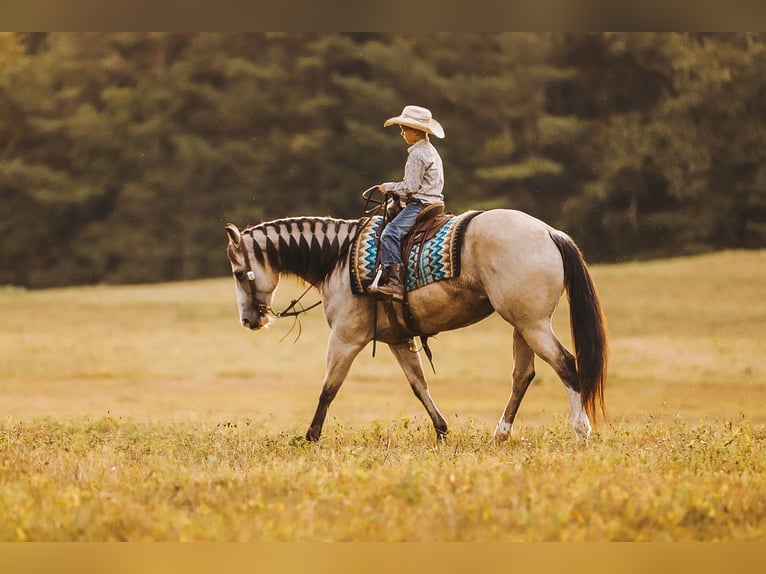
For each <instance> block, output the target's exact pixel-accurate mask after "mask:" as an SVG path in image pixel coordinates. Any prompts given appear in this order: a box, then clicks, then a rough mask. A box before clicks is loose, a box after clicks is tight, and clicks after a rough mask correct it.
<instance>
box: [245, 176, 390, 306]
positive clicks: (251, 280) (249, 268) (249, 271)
mask: <svg viewBox="0 0 766 574" xmlns="http://www.w3.org/2000/svg"><path fill="white" fill-rule="evenodd" d="M372 189H374V188H370V189H369V190H367V192H369V191H370V190H372ZM365 193H366V192H365ZM365 207H366V206H365ZM380 208H381V206H378V207H377V208H375V209H372V210H367V209H365V213H368V214H369V213H371V212H374V211H377V210H378V209H380ZM363 219H364V221H363V222H362V223H361V225H360V226H359V227H358V228H357V230H356V233H355V234H354V237H352V238H350V239H349V241H348V243H347V244H346V247H345V248H344V249H343V251H341V252H340V253H338V257H337V259H336V260H335V262H334V263H333V265H335V264H336V263H337V262H338V261H339V260H340V259H341V257H345V256H346V254H347V253H348V250H349V249H350V248H351V245H352V244H353V243H354V239H355V238H356V236H357V235H358V234H359V233H360V232H361V231H362V230H363V229H364V228H365V227H366V226H367V224H368V223H369V222H370V221H371V220H372V217H367V218H363ZM250 237H252V234H251V235H250ZM253 245H255V238H253ZM240 250H241V251H242V256H243V258H244V260H245V276H246V277H247V284H248V288H249V290H250V300H251V301H252V305H253V309H254V310H255V312H256V313H258V316H259V317H265V316H266V315H268V314H269V313H271V314H272V315H274V317H276V318H278V319H281V318H282V317H298V316H299V315H302V314H303V313H308V312H309V311H311V310H312V309H314V308H315V307H318V306H319V305H321V303H322V301H321V299H320V300H319V301H317V302H316V303H314V304H313V305H309V306H308V307H303V306H302V305H301V306H300V308H299V309H298V308H296V306H297V305H299V304H300V302H301V299H303V298H304V297H305V296H306V295H307V294H308V292H309V291H311V289H313V288H314V287H316V285H317V283H319V280H318V281H315V282H313V283H311V284H310V285H309V286H308V287H306V289H305V291H303V293H301V294H300V296H299V297H298V298H297V299H293V300H292V301H290V304H289V305H288V306H287V307H285V308H284V309H283V310H282V311H279V312H277V311H274V310H273V309H272V308H271V307H269V306H268V305H266V303H263V302H262V301H258V297H257V293H258V290H257V288H256V284H255V271H253V265H252V263H251V262H250V255H249V253H248V252H247V247H246V246H245V242H244V241H240Z"/></svg>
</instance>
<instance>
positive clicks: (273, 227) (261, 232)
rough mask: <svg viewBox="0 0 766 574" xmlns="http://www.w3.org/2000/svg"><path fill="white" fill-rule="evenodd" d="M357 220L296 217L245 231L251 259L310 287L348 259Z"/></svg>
mask: <svg viewBox="0 0 766 574" xmlns="http://www.w3.org/2000/svg"><path fill="white" fill-rule="evenodd" d="M358 226H359V221H358V220H355V219H354V220H347V219H333V218H330V217H297V218H289V219H278V220H275V221H268V222H265V223H261V224H258V225H254V226H251V227H248V228H246V229H245V230H244V231H243V233H244V234H248V235H250V236H251V237H252V238H253V255H254V256H255V258H256V260H257V261H258V262H259V263H261V264H263V263H264V262H268V264H269V265H271V266H272V267H274V268H275V269H278V270H279V271H280V272H282V273H292V274H294V275H297V276H299V277H301V278H302V279H304V280H305V281H308V282H309V283H312V284H318V283H321V282H322V281H324V280H325V279H326V278H327V276H328V275H329V274H330V272H331V271H332V270H334V269H335V268H336V267H337V266H338V265H341V264H343V263H345V262H346V261H347V259H348V257H347V254H348V248H349V246H350V244H351V241H352V240H353V238H354V235H355V234H356V229H357V227H358Z"/></svg>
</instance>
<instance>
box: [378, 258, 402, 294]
mask: <svg viewBox="0 0 766 574" xmlns="http://www.w3.org/2000/svg"><path fill="white" fill-rule="evenodd" d="M402 269H403V266H402V264H401V263H394V264H393V265H389V266H388V268H387V269H386V270H387V271H388V281H387V282H386V283H385V284H384V285H379V286H378V291H377V292H378V294H379V295H383V296H384V297H390V298H391V299H393V300H394V301H404V285H402Z"/></svg>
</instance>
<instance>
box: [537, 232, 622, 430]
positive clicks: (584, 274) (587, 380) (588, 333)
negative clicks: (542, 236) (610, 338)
mask: <svg viewBox="0 0 766 574" xmlns="http://www.w3.org/2000/svg"><path fill="white" fill-rule="evenodd" d="M550 236H551V239H552V240H553V242H554V243H555V244H556V247H558V250H559V252H560V253H561V259H562V260H563V262H564V285H565V287H566V290H567V296H568V298H569V327H570V329H571V331H572V340H573V343H574V350H575V359H576V366H577V379H578V383H579V387H580V388H579V391H580V397H581V400H582V406H583V408H584V409H585V412H586V413H587V414H588V416H589V417H590V419H591V420H593V421H594V422H595V419H596V416H595V415H596V412H597V410H600V411H601V414H602V415H603V416H604V417H606V408H605V406H604V384H605V382H606V368H607V357H608V354H609V352H608V345H607V337H606V321H605V319H604V313H603V311H602V310H601V304H600V303H599V300H598V294H597V293H596V286H595V285H594V284H593V280H592V279H591V276H590V272H589V271H588V267H587V266H586V264H585V259H584V258H583V255H582V252H581V251H580V249H579V248H578V247H577V245H576V244H575V242H574V241H573V240H572V238H570V237H569V236H568V235H566V234H565V233H562V232H560V231H556V230H554V231H551V233H550Z"/></svg>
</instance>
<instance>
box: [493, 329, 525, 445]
mask: <svg viewBox="0 0 766 574" xmlns="http://www.w3.org/2000/svg"><path fill="white" fill-rule="evenodd" d="M534 378H535V354H534V353H533V352H532V349H530V348H529V345H527V342H526V341H525V340H524V337H522V336H521V334H520V333H519V332H518V331H517V330H516V331H514V332H513V387H512V389H511V398H510V399H508V404H507V405H506V406H505V410H504V411H503V416H502V417H500V421H499V422H498V423H497V428H496V429H495V437H494V438H495V440H496V441H498V442H499V441H504V440H508V439H509V438H511V430H512V429H513V420H514V419H515V418H516V413H517V412H518V410H519V405H521V400H522V399H523V398H524V394H525V393H526V392H527V388H528V387H529V383H531V382H532V379H534Z"/></svg>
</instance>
